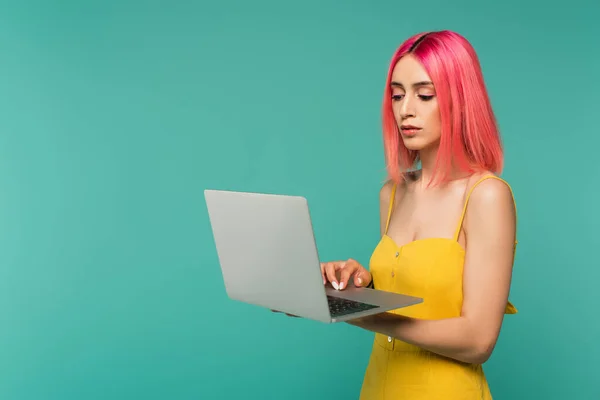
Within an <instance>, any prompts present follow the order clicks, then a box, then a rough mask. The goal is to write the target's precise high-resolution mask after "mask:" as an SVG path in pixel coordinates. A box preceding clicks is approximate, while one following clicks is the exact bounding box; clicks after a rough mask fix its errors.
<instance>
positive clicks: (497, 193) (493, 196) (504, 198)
mask: <svg viewBox="0 0 600 400" xmlns="http://www.w3.org/2000/svg"><path fill="white" fill-rule="evenodd" d="M487 175H488V176H489V177H487V179H483V178H485V176H483V175H481V176H479V177H476V179H475V183H473V185H475V186H474V187H472V192H471V196H470V199H469V203H470V205H471V207H472V208H493V209H495V208H514V207H513V206H514V198H513V192H512V189H511V187H510V185H509V184H508V182H507V181H505V180H504V179H502V178H498V177H495V176H491V174H487Z"/></svg>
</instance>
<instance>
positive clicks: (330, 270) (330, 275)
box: [325, 262, 340, 290]
mask: <svg viewBox="0 0 600 400" xmlns="http://www.w3.org/2000/svg"><path fill="white" fill-rule="evenodd" d="M339 265H340V263H335V262H329V263H327V265H326V266H325V274H326V275H327V279H328V280H329V282H331V286H333V288H334V289H335V290H338V289H339V286H338V280H337V276H336V273H335V271H337V270H338V269H339Z"/></svg>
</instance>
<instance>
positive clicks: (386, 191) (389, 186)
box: [379, 180, 394, 205]
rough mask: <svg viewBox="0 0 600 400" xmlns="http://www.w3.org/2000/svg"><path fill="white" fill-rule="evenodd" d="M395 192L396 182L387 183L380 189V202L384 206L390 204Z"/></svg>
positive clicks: (389, 181)
mask: <svg viewBox="0 0 600 400" xmlns="http://www.w3.org/2000/svg"><path fill="white" fill-rule="evenodd" d="M393 190H394V182H393V181H392V180H388V181H386V182H385V183H384V184H383V186H382V187H381V189H379V202H380V203H381V204H382V205H384V203H386V204H387V203H389V201H390V198H391V197H392V191H393Z"/></svg>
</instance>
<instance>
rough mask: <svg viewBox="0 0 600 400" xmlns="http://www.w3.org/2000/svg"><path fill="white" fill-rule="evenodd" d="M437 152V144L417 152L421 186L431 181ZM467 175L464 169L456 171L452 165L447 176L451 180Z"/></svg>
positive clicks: (423, 186)
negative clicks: (419, 163) (419, 162)
mask: <svg viewBox="0 0 600 400" xmlns="http://www.w3.org/2000/svg"><path fill="white" fill-rule="evenodd" d="M437 153H438V146H435V147H431V148H427V149H422V150H421V151H420V152H419V160H420V161H421V173H420V176H419V181H420V186H421V187H422V188H425V187H427V185H428V184H429V182H430V181H431V178H432V177H433V170H434V167H435V159H436V157H437ZM468 175H469V174H468V173H465V171H463V172H461V171H458V170H457V169H456V168H455V167H454V166H453V167H452V170H451V171H450V174H449V176H448V177H449V178H450V180H451V181H453V180H457V179H462V178H465V177H466V176H468ZM439 177H440V176H439V175H438V176H437V177H436V178H439Z"/></svg>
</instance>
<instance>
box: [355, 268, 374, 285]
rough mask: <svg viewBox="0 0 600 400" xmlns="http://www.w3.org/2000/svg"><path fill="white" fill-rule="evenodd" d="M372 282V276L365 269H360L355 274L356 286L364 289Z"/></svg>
mask: <svg viewBox="0 0 600 400" xmlns="http://www.w3.org/2000/svg"><path fill="white" fill-rule="evenodd" d="M370 282H371V274H370V273H369V271H367V270H366V269H364V268H359V269H358V271H356V274H354V286H356V287H363V286H367V285H368V284H369V283H370Z"/></svg>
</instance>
